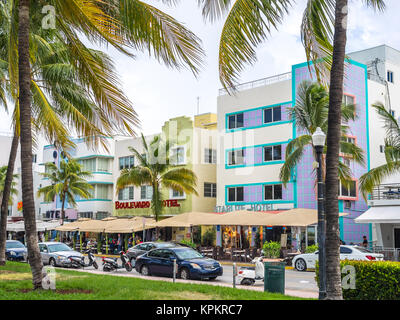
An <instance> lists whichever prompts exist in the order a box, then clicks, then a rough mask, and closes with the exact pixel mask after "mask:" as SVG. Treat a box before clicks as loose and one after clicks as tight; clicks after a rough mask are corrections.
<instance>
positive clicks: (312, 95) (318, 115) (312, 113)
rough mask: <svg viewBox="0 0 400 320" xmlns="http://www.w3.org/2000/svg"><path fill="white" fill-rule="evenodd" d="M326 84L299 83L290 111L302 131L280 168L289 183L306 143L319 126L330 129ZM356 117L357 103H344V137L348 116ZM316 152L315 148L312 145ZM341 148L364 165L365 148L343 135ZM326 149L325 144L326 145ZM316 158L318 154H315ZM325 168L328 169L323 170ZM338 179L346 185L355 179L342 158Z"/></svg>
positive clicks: (310, 141)
mask: <svg viewBox="0 0 400 320" xmlns="http://www.w3.org/2000/svg"><path fill="white" fill-rule="evenodd" d="M328 95H329V94H328V92H327V91H326V89H325V87H324V86H322V85H320V84H318V83H315V82H314V83H313V82H310V81H304V82H302V83H301V84H300V85H299V88H298V96H297V99H296V104H295V105H294V107H291V108H289V109H288V113H289V114H290V115H291V117H292V119H294V120H295V122H296V126H297V128H298V129H299V130H300V131H301V132H302V133H303V134H301V135H300V136H298V137H296V138H295V139H293V140H291V141H290V142H289V143H288V145H287V148H286V156H285V163H284V164H283V166H282V168H281V171H280V174H279V176H280V180H281V181H282V182H283V183H284V184H286V183H288V182H289V181H290V178H291V174H292V170H293V169H294V168H295V167H296V165H297V164H298V163H299V161H300V160H301V158H302V157H303V155H304V152H305V150H306V148H307V146H312V135H313V134H314V132H315V130H316V129H317V128H318V127H319V128H321V129H322V131H323V132H324V133H325V134H326V132H327V129H328V112H329V109H328V106H329V96H328ZM355 119H356V106H355V105H346V104H342V122H343V125H342V133H341V134H342V137H345V135H346V133H347V129H348V127H347V126H346V125H344V124H345V123H347V122H348V121H349V120H355ZM312 150H313V152H314V148H312ZM340 150H341V152H342V153H344V154H347V155H348V156H349V157H350V158H351V159H353V160H354V161H355V162H357V163H359V164H361V165H365V158H364V151H363V150H362V149H361V148H360V147H358V146H356V145H355V144H353V143H351V142H348V141H347V140H344V139H342V140H341V141H340ZM324 153H326V146H325V148H324ZM314 158H315V155H314ZM323 171H325V170H323ZM339 179H340V181H341V182H342V184H343V185H349V183H350V182H351V181H352V173H351V170H350V168H349V167H348V166H347V165H346V164H345V163H343V162H341V161H339Z"/></svg>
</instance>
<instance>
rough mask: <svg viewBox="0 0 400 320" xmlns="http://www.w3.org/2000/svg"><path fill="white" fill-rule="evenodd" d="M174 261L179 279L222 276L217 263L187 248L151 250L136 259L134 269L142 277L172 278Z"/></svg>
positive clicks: (221, 270) (201, 278) (220, 268)
mask: <svg viewBox="0 0 400 320" xmlns="http://www.w3.org/2000/svg"><path fill="white" fill-rule="evenodd" d="M174 259H175V260H176V263H177V277H179V278H181V279H200V280H203V279H212V280H213V279H215V278H217V277H218V276H222V274H223V269H222V266H221V265H220V264H219V262H218V261H215V260H214V259H210V258H205V257H204V256H203V255H202V254H201V253H199V252H198V251H196V250H193V249H192V248H187V247H181V246H176V247H170V248H162V249H153V250H151V251H149V252H147V253H145V254H143V255H141V256H139V257H137V259H136V264H135V269H136V271H137V272H140V273H141V274H143V275H146V276H148V275H159V276H169V277H171V276H173V265H174Z"/></svg>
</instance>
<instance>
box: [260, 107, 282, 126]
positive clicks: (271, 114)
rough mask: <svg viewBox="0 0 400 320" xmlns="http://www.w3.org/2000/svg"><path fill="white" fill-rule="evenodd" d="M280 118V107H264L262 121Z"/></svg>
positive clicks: (278, 119)
mask: <svg viewBox="0 0 400 320" xmlns="http://www.w3.org/2000/svg"><path fill="white" fill-rule="evenodd" d="M281 120H282V107H281V106H279V107H273V108H267V109H264V123H270V122H277V121H281Z"/></svg>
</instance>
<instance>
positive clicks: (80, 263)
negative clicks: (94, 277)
mask: <svg viewBox="0 0 400 320" xmlns="http://www.w3.org/2000/svg"><path fill="white" fill-rule="evenodd" d="M84 253H87V255H88V258H89V263H87V264H86V263H85V257H82V258H78V257H71V258H70V260H71V263H72V267H74V268H85V267H91V266H93V267H94V268H95V269H96V270H97V269H98V268H99V266H98V264H97V262H96V258H95V256H94V254H93V253H92V252H91V250H90V249H88V250H86V251H85V252H84Z"/></svg>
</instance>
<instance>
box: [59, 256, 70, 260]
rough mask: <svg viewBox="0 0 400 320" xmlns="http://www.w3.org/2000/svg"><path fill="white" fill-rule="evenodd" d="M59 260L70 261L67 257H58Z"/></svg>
mask: <svg viewBox="0 0 400 320" xmlns="http://www.w3.org/2000/svg"><path fill="white" fill-rule="evenodd" d="M57 259H58V260H63V261H65V260H68V258H67V257H63V256H57Z"/></svg>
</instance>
